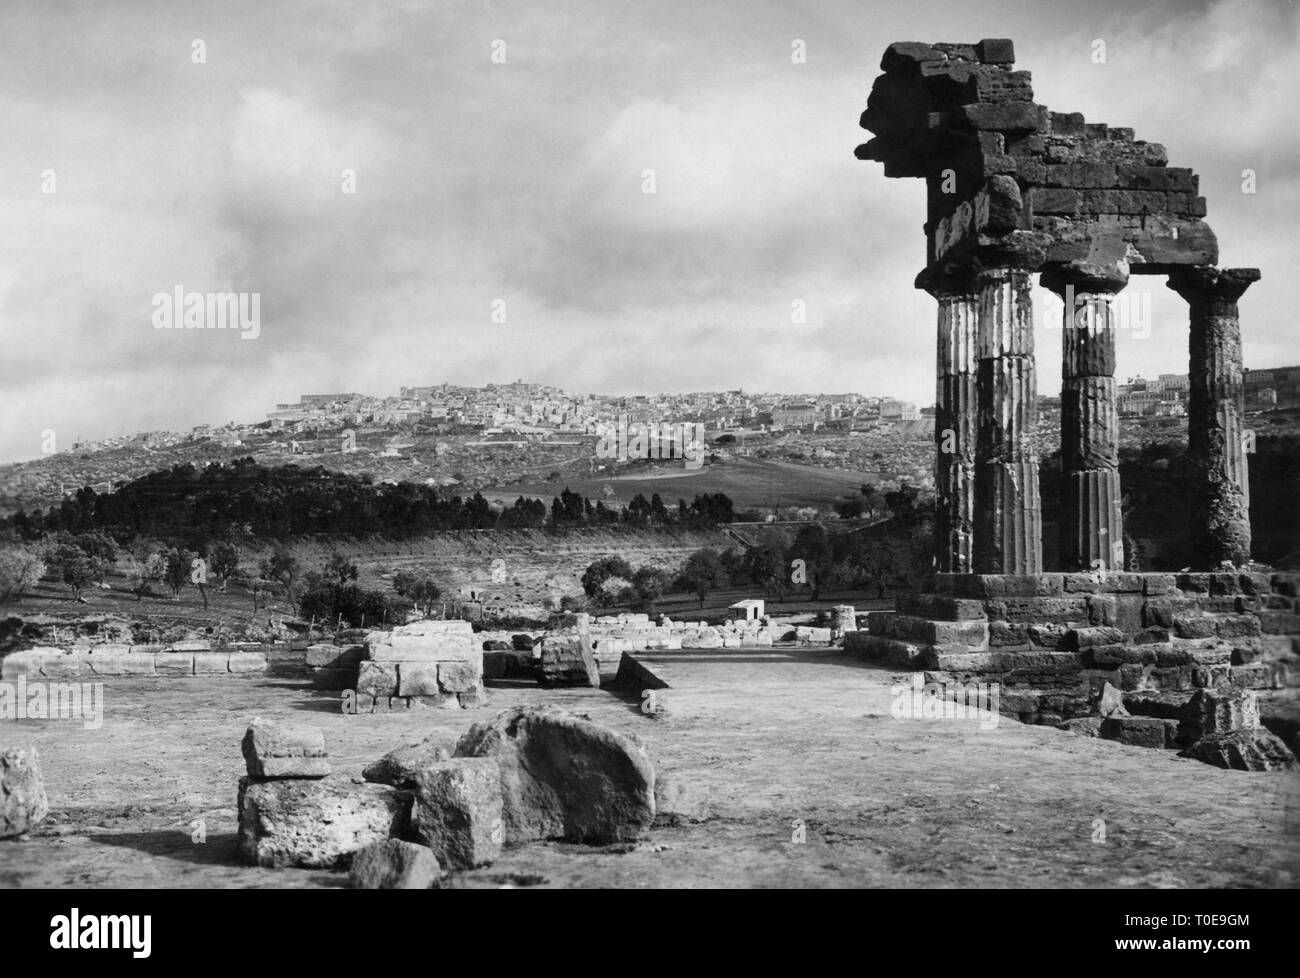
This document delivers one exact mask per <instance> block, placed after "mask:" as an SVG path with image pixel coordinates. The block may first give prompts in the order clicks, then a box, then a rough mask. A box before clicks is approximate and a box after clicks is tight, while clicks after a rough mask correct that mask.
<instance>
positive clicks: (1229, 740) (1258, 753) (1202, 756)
mask: <svg viewBox="0 0 1300 978" xmlns="http://www.w3.org/2000/svg"><path fill="white" fill-rule="evenodd" d="M1182 756H1183V757H1192V758H1195V759H1196V760H1198V761H1203V762H1204V763H1206V764H1213V765H1214V766H1215V767H1226V768H1230V769H1232V770H1235V771H1294V770H1295V769H1296V768H1297V766H1300V765H1297V762H1296V756H1295V755H1294V754H1293V753H1291V749H1290V748H1289V747H1287V745H1286V744H1285V743H1283V742H1282V739H1281V738H1280V737H1278V735H1277V734H1275V733H1273V732H1272V731H1271V730H1268V729H1267V728H1265V727H1257V728H1255V729H1254V730H1249V729H1245V730H1234V731H1232V732H1231V733H1224V734H1214V735H1211V736H1208V737H1202V738H1201V739H1200V740H1198V741H1197V742H1196V743H1194V744H1192V746H1191V747H1189V748H1188V749H1187V750H1185V751H1183V753H1182Z"/></svg>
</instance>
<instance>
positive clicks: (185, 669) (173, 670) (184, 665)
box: [153, 652, 194, 676]
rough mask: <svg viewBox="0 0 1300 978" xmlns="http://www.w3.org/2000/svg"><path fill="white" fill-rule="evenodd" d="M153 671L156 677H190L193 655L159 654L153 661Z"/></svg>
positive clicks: (187, 653)
mask: <svg viewBox="0 0 1300 978" xmlns="http://www.w3.org/2000/svg"><path fill="white" fill-rule="evenodd" d="M153 671H154V674H155V675H158V676H192V675H194V653H192V652H159V653H158V654H157V655H155V656H154V659H153Z"/></svg>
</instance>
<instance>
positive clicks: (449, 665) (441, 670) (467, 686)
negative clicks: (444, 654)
mask: <svg viewBox="0 0 1300 978" xmlns="http://www.w3.org/2000/svg"><path fill="white" fill-rule="evenodd" d="M475 666H476V663H473V662H439V663H438V686H439V687H440V688H441V691H442V692H444V693H470V692H473V691H474V690H476V689H478V687H479V684H480V682H481V679H482V677H481V675H480V673H479V670H478V669H477V668H475Z"/></svg>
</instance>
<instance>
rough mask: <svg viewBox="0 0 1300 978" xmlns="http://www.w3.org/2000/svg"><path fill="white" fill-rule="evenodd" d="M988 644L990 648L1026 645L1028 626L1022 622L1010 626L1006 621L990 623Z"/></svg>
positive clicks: (1027, 641) (1027, 642)
mask: <svg viewBox="0 0 1300 978" xmlns="http://www.w3.org/2000/svg"><path fill="white" fill-rule="evenodd" d="M988 636H989V639H988V644H989V646H990V647H991V648H1000V647H1002V646H1007V645H1028V644H1029V626H1028V625H1026V624H1024V623H1023V622H1018V623H1016V624H1012V623H1011V622H1006V621H994V622H990V623H989V626H988Z"/></svg>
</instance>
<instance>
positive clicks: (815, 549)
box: [790, 523, 835, 601]
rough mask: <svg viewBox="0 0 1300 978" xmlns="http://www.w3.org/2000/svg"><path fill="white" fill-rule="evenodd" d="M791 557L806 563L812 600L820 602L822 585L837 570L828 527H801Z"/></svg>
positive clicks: (817, 524)
mask: <svg viewBox="0 0 1300 978" xmlns="http://www.w3.org/2000/svg"><path fill="white" fill-rule="evenodd" d="M790 556H791V557H792V558H794V559H798V560H802V561H803V562H804V570H805V572H806V573H807V575H808V584H809V585H810V586H811V587H812V599H813V600H814V601H817V600H819V599H820V598H821V589H822V585H823V584H825V583H827V582H828V581H829V580H830V579H831V577H832V576H833V575H834V568H835V561H834V557H833V555H832V553H831V545H830V540H829V539H828V538H827V535H826V527H824V526H822V525H821V524H820V523H812V524H810V525H808V526H804V527H801V528H800V530H799V533H798V535H797V536H796V537H795V538H794V544H793V545H792V546H791V547H790Z"/></svg>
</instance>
